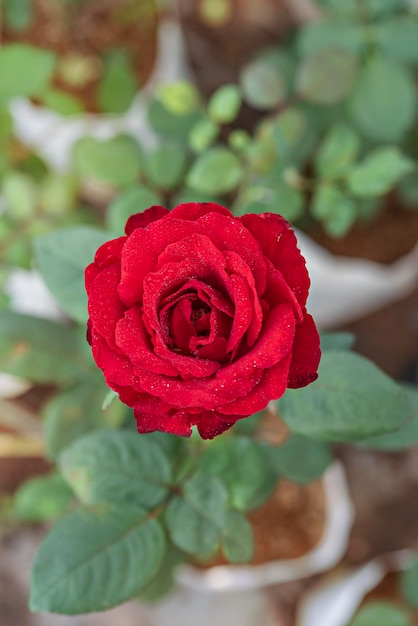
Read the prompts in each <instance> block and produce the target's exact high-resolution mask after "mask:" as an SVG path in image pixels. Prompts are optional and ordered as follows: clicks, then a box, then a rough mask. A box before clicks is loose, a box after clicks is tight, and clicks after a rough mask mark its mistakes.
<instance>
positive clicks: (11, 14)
mask: <svg viewBox="0 0 418 626" xmlns="http://www.w3.org/2000/svg"><path fill="white" fill-rule="evenodd" d="M3 18H4V24H5V26H6V28H7V29H8V30H11V31H14V32H20V31H22V30H26V28H28V27H29V26H30V23H31V19H32V0H3Z"/></svg>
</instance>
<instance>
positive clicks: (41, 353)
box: [0, 311, 87, 384]
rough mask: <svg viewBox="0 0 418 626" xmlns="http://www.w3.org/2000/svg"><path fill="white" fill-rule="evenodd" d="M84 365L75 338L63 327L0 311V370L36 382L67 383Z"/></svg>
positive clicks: (78, 376)
mask: <svg viewBox="0 0 418 626" xmlns="http://www.w3.org/2000/svg"><path fill="white" fill-rule="evenodd" d="M86 367H87V363H86V361H85V360H84V357H83V356H82V355H81V353H80V352H79V350H78V338H77V336H76V335H75V333H74V332H73V331H72V330H71V329H70V328H67V327H65V326H62V325H60V324H56V323H55V322H50V321H47V320H44V319H40V318H38V317H31V316H30V315H21V314H19V313H12V312H11V311H0V370H1V371H2V372H5V373H6V374H13V375H15V376H21V377H22V378H28V379H29V380H32V381H34V382H37V383H58V384H61V383H68V382H71V381H73V380H77V379H78V378H80V377H81V376H83V375H84V373H85V369H86Z"/></svg>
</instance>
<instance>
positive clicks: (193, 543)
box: [165, 474, 228, 558]
mask: <svg viewBox="0 0 418 626" xmlns="http://www.w3.org/2000/svg"><path fill="white" fill-rule="evenodd" d="M227 505H228V492H227V490H226V487H225V486H224V484H223V483H222V482H221V481H220V480H219V478H217V477H216V476H211V475H205V474H196V475H195V476H193V478H191V479H190V480H188V481H187V482H186V483H185V484H184V485H183V493H182V495H181V496H176V497H174V498H173V499H172V500H171V502H170V503H169V505H168V507H167V509H166V514H165V519H166V524H167V527H168V531H169V533H170V536H171V539H172V541H173V543H174V544H175V545H176V546H177V547H178V548H180V549H181V550H184V552H187V553H188V554H193V555H196V556H199V557H202V558H205V557H209V556H211V555H212V554H213V553H214V552H215V551H216V550H217V549H218V547H219V545H220V541H221V537H222V531H223V529H224V527H225V524H226V519H227Z"/></svg>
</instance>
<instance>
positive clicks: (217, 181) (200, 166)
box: [186, 147, 243, 194]
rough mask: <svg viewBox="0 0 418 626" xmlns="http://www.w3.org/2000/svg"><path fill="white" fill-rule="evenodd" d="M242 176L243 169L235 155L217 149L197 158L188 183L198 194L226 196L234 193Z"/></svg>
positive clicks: (226, 150) (225, 149)
mask: <svg viewBox="0 0 418 626" xmlns="http://www.w3.org/2000/svg"><path fill="white" fill-rule="evenodd" d="M242 176H243V169H242V166H241V163H240V161H239V160H238V158H237V157H236V156H235V154H234V153H233V152H231V151H230V150H228V149H227V148H221V147H215V148H210V149H209V150H207V151H206V152H203V153H202V154H201V155H199V156H198V157H197V159H196V161H195V162H194V163H193V165H192V167H191V169H190V171H189V173H188V175H187V180H186V182H187V185H188V186H189V187H191V188H192V189H193V190H194V191H197V192H201V193H207V194H212V193H213V194H224V193H228V192H229V191H233V190H234V189H235V188H236V187H237V186H238V184H239V183H240V181H241V178H242Z"/></svg>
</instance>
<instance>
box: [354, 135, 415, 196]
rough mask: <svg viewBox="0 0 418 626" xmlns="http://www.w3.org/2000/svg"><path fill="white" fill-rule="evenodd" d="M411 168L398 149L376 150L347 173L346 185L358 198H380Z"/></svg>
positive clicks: (408, 160)
mask: <svg viewBox="0 0 418 626" xmlns="http://www.w3.org/2000/svg"><path fill="white" fill-rule="evenodd" d="M413 168H414V164H413V162H412V161H411V160H410V159H408V158H407V157H406V156H404V155H403V154H402V152H400V150H399V149H398V148H395V147H388V148H376V150H374V151H373V152H371V153H369V154H368V155H367V157H366V158H365V159H364V160H363V161H362V162H361V163H359V164H357V165H355V166H354V167H353V168H352V169H351V170H350V171H349V173H348V176H347V185H348V188H349V190H350V191H351V193H353V194H354V195H356V196H359V197H360V198H361V197H363V198H368V197H373V196H382V195H384V194H385V193H387V192H388V191H390V190H391V189H392V188H393V187H394V186H395V185H396V184H397V183H398V182H399V181H400V180H401V179H402V177H403V176H405V174H407V173H408V172H410V171H411V170H412V169H413Z"/></svg>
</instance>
